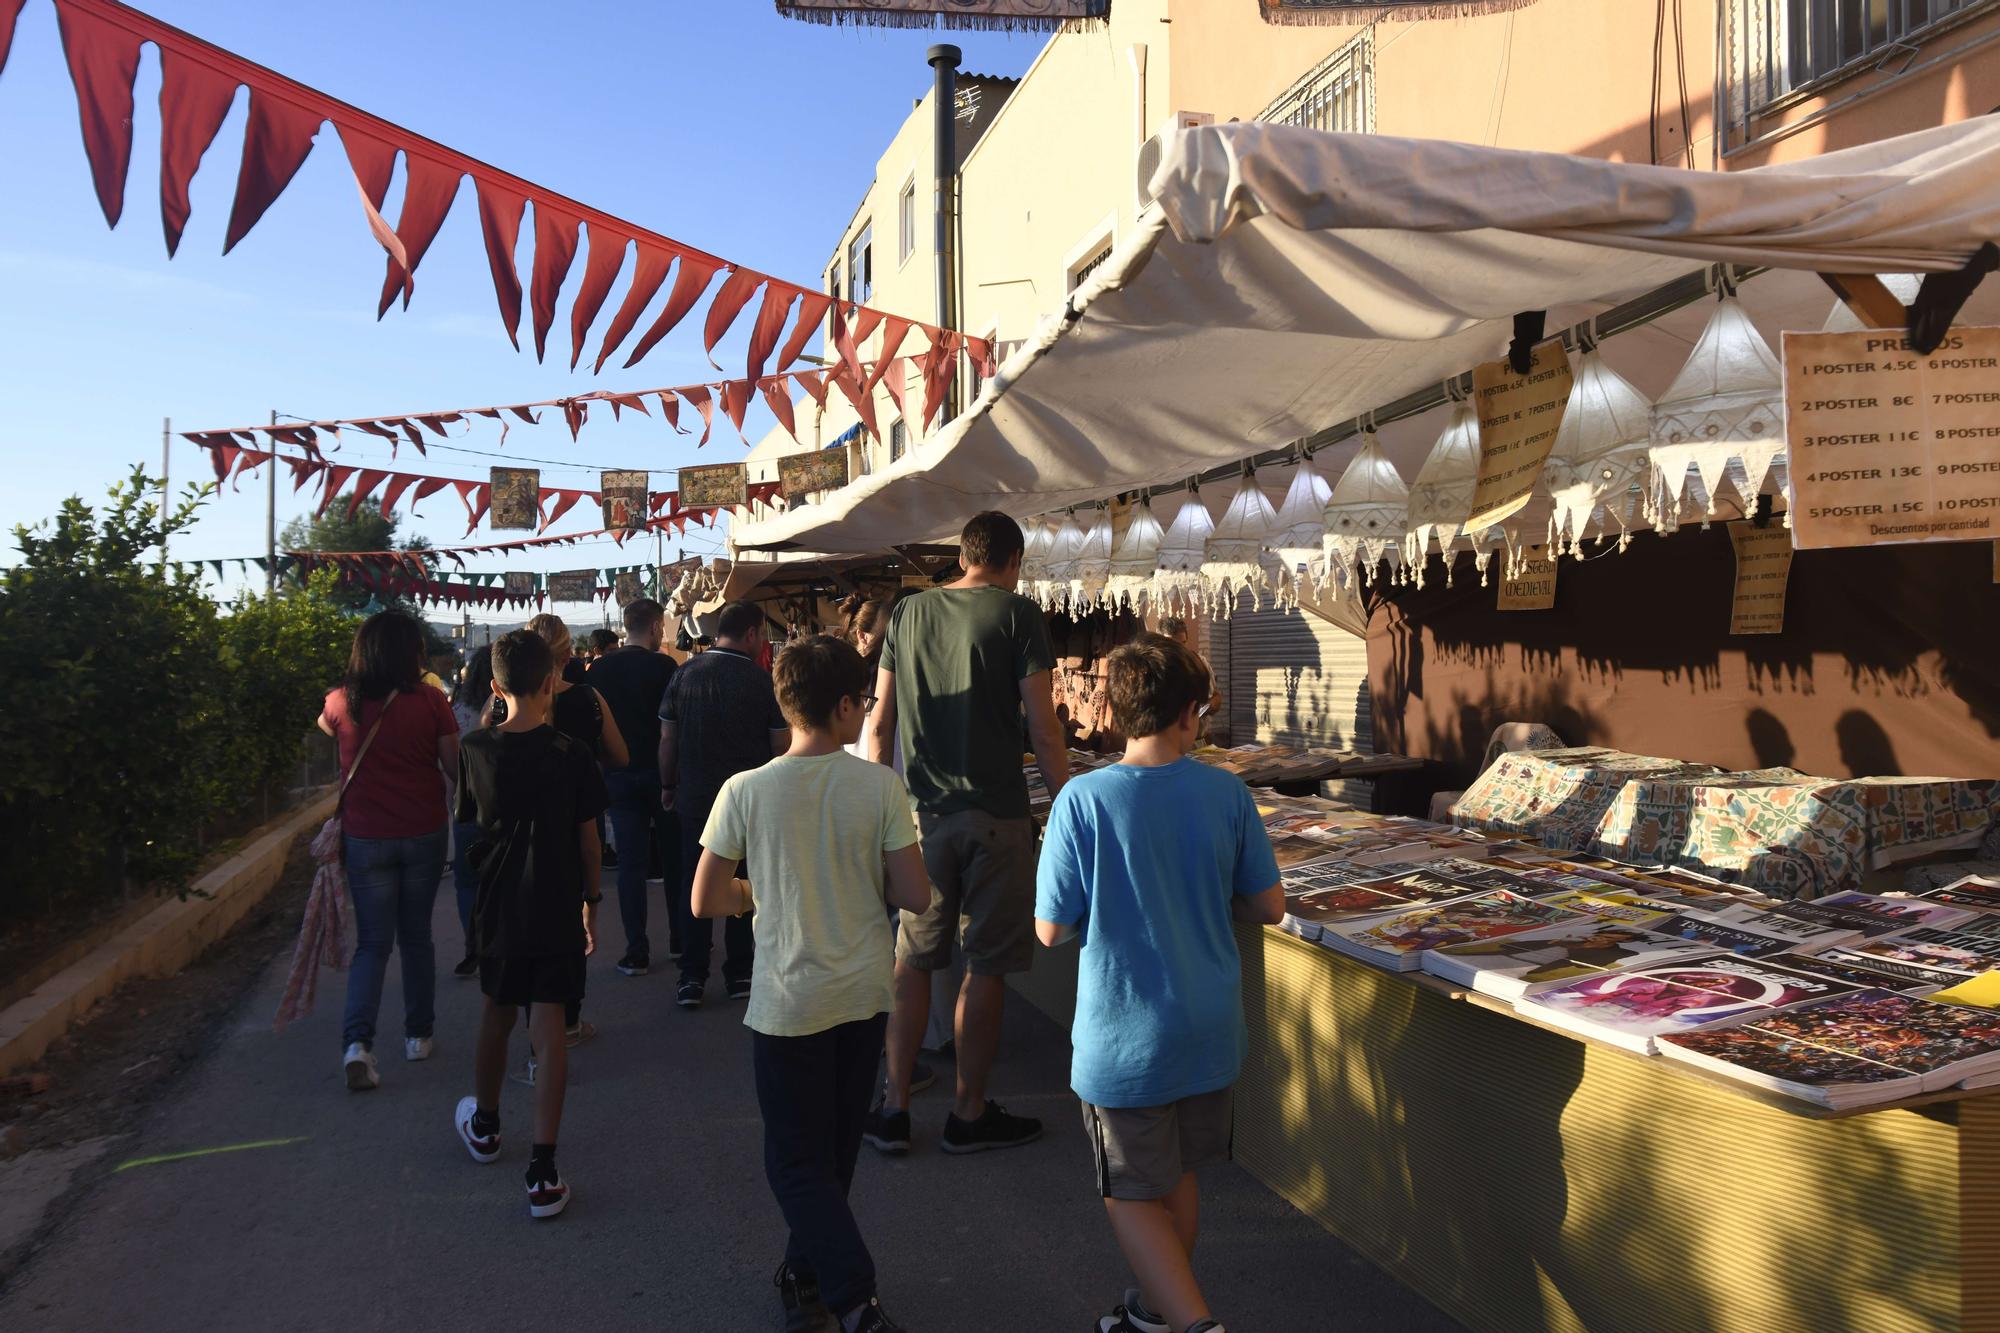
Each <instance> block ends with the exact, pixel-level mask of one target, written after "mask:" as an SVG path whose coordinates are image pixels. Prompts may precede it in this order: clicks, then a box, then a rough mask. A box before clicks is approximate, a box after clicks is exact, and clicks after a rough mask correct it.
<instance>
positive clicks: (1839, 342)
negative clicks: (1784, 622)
mask: <svg viewBox="0 0 2000 1333" xmlns="http://www.w3.org/2000/svg"><path fill="white" fill-rule="evenodd" d="M1784 345H1785V442H1786V445H1787V447H1788V449H1789V450H1790V465H1791V477H1792V493H1793V494H1792V542H1793V544H1794V545H1795V546H1797V547H1799V548H1800V549H1802V550H1803V549H1807V548H1811V547H1822V546H1875V545H1881V544H1885V543H1892V542H1957V541H1978V540H1984V539H1990V538H1994V537H2000V328H1955V329H1952V330H1951V331H1950V332H1949V333H1947V334H1946V335H1945V338H1944V341H1943V342H1942V343H1940V344H1939V345H1938V348H1937V350H1936V351H1935V352H1932V353H1931V354H1930V355H1929V356H1919V355H1917V353H1915V352H1913V351H1911V350H1910V345H1909V340H1908V338H1907V337H1905V336H1904V335H1903V334H1901V333H1899V332H1897V331H1895V330H1893V329H1863V330H1861V331H1859V332H1855V333H1787V334H1786V335H1785V343H1784Z"/></svg>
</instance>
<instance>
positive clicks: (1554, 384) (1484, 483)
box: [1463, 338, 1571, 532]
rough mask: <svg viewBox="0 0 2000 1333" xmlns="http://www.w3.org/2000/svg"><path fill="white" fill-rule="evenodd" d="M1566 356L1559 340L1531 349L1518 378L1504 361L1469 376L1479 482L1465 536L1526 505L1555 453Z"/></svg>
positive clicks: (1565, 396) (1565, 398)
mask: <svg viewBox="0 0 2000 1333" xmlns="http://www.w3.org/2000/svg"><path fill="white" fill-rule="evenodd" d="M1570 379H1571V376H1570V369H1569V353H1567V352H1566V351H1564V350H1563V345H1562V339H1560V338H1551V339H1549V340H1548V341H1547V342H1544V343H1541V344H1538V345H1537V346H1536V348H1535V354H1534V360H1533V364H1532V365H1530V366H1529V368H1528V373H1527V374H1525V375H1517V374H1515V373H1514V367H1513V366H1511V365H1509V364H1508V363H1507V362H1506V361H1505V360H1504V359H1503V360H1499V361H1488V362H1486V363H1485V364H1483V365H1480V366H1477V367H1475V368H1474V369H1473V372H1472V402H1473V406H1474V408H1475V409H1476V410H1477V411H1478V413H1479V477H1478V480H1477V481H1476V482H1475V483H1474V485H1473V489H1472V513H1471V514H1469V515H1468V516H1467V517H1466V520H1465V523H1464V525H1463V527H1464V530H1465V531H1467V532H1477V531H1478V530H1479V529H1481V528H1488V527H1492V526H1493V525H1494V524H1495V523H1498V522H1499V521H1500V520H1501V519H1503V518H1506V517H1507V516H1508V515H1510V514H1514V513H1517V512H1519V510H1520V509H1521V508H1522V507H1523V506H1524V505H1526V504H1527V503H1528V496H1529V493H1530V492H1532V491H1533V490H1534V489H1535V482H1536V480H1537V479H1538V478H1539V477H1540V476H1541V475H1542V464H1543V463H1544V462H1546V461H1547V460H1548V456H1549V450H1550V449H1552V448H1554V447H1555V442H1556V431H1557V429H1558V428H1560V427H1561V425H1562V419H1563V408H1564V406H1565V405H1566V404H1567V403H1568V402H1569V390H1570Z"/></svg>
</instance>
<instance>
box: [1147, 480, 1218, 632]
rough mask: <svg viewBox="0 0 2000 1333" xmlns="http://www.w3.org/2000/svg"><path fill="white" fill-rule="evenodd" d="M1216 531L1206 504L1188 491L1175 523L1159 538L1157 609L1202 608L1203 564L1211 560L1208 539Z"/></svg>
mask: <svg viewBox="0 0 2000 1333" xmlns="http://www.w3.org/2000/svg"><path fill="white" fill-rule="evenodd" d="M1213 531H1215V520H1214V519H1213V518H1211V517H1209V513H1208V505H1207V503H1206V502H1205V501H1203V499H1202V498H1201V496H1200V495H1199V494H1198V493H1197V492H1195V491H1189V492H1188V493H1187V495H1186V497H1185V498H1184V499H1182V501H1181V507H1180V509H1179V510H1177V511H1176V512H1175V514H1174V521H1173V522H1171V523H1169V524H1168V525H1167V530H1166V531H1165V532H1164V533H1162V534H1161V535H1160V546H1159V552H1158V557H1157V563H1156V564H1155V565H1154V573H1153V598H1154V603H1155V605H1156V606H1162V607H1165V608H1167V609H1170V610H1174V611H1180V612H1187V611H1192V610H1193V609H1195V607H1196V606H1197V605H1199V604H1200V602H1201V601H1202V596H1201V562H1202V561H1203V560H1206V559H1207V558H1208V535H1209V534H1210V533H1211V532H1213Z"/></svg>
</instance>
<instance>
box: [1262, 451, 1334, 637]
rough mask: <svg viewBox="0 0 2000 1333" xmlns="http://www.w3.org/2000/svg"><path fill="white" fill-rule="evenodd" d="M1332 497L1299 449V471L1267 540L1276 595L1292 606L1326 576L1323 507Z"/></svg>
mask: <svg viewBox="0 0 2000 1333" xmlns="http://www.w3.org/2000/svg"><path fill="white" fill-rule="evenodd" d="M1331 499H1333V487H1331V486H1329V485H1327V484H1326V478H1325V477H1322V476H1321V475H1320V474H1319V469H1318V468H1316V467H1314V466H1313V462H1312V459H1311V458H1310V457H1309V456H1308V455H1307V454H1306V452H1305V450H1304V449H1301V450H1299V466H1298V470H1297V471H1296V472H1294V473H1293V474H1292V484H1291V486H1290V487H1288V488H1287V489H1286V491H1285V502H1284V503H1283V504H1281V505H1279V506H1278V513H1277V517H1276V518H1275V519H1273V520H1272V522H1271V535H1270V537H1269V538H1268V539H1267V540H1266V545H1267V546H1268V548H1269V550H1270V552H1271V558H1272V560H1273V561H1274V562H1275V563H1276V565H1277V569H1278V594H1279V596H1280V598H1282V599H1288V600H1289V601H1290V603H1291V604H1292V605H1294V606H1296V605H1298V602H1299V598H1300V597H1301V596H1302V595H1304V594H1305V593H1307V592H1309V591H1312V590H1315V589H1317V588H1318V587H1319V585H1320V583H1321V582H1322V581H1323V580H1324V579H1325V577H1326V506H1327V502H1328V501H1329V500H1331Z"/></svg>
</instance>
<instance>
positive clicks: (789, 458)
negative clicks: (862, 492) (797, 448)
mask: <svg viewBox="0 0 2000 1333" xmlns="http://www.w3.org/2000/svg"><path fill="white" fill-rule="evenodd" d="M846 484H847V450H845V449H813V450H810V451H808V452H806V453H803V454H787V455H785V456H784V457H783V458H780V459H779V460H778V489H779V491H780V492H781V493H782V494H783V495H784V497H785V503H786V504H788V505H795V504H800V503H802V502H803V501H804V500H805V498H806V497H807V496H809V495H811V494H812V493H813V492H814V491H831V490H837V489H839V488H840V487H842V486H845V485H846Z"/></svg>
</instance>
